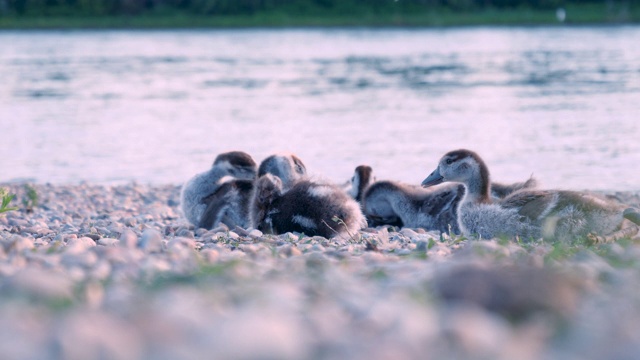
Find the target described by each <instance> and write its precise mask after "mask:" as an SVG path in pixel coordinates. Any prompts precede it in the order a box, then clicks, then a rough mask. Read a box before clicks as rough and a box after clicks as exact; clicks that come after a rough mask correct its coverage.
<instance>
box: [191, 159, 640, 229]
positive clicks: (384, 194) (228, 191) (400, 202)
mask: <svg viewBox="0 0 640 360" xmlns="http://www.w3.org/2000/svg"><path fill="white" fill-rule="evenodd" d="M180 205H181V209H182V212H183V213H184V216H185V217H186V218H187V220H188V221H189V222H191V223H192V224H193V225H195V226H197V227H201V228H205V229H212V228H215V227H217V226H220V224H225V225H226V226H227V227H229V228H230V229H233V228H235V227H241V228H244V229H252V228H253V229H258V230H260V231H262V232H263V233H266V234H283V233H286V232H297V233H303V234H305V235H307V236H316V235H318V236H323V237H326V238H330V237H334V236H351V237H352V236H353V234H355V233H357V231H358V230H360V229H362V228H365V227H376V226H382V225H386V226H389V225H392V226H396V227H408V228H423V229H425V230H427V231H439V232H444V233H449V234H462V235H465V236H467V237H472V238H482V239H491V238H495V237H509V238H514V237H519V238H520V239H525V240H531V239H540V238H543V239H545V240H547V239H553V240H558V241H569V240H571V239H573V238H588V239H591V240H593V241H600V242H604V241H607V242H608V241H612V240H616V239H618V238H621V237H634V236H636V235H637V234H638V232H639V231H638V230H639V227H638V225H640V212H638V211H637V210H636V209H634V208H632V207H629V206H626V205H624V204H621V203H619V202H616V201H614V200H612V199H609V198H607V197H603V196H599V195H595V194H592V193H589V192H576V191H566V190H542V189H538V184H537V181H536V180H535V179H534V178H533V177H531V178H529V179H527V180H526V181H523V182H518V183H513V184H502V183H496V182H493V181H491V180H490V176H489V169H488V167H487V165H486V164H485V162H484V161H483V160H482V159H481V158H480V156H479V155H478V154H476V153H475V152H473V151H471V150H465V149H460V150H455V151H450V152H448V153H447V154H445V155H444V156H443V157H442V158H441V159H440V161H439V163H438V165H437V168H436V169H435V170H434V171H433V172H432V173H431V174H430V175H429V176H428V177H427V178H426V179H425V180H424V181H423V182H422V184H421V186H420V185H417V184H416V185H414V184H406V183H402V182H398V181H389V180H384V181H377V180H376V177H375V175H374V173H373V169H372V168H371V167H370V166H368V165H359V166H357V167H356V168H355V171H354V174H353V177H352V178H351V179H350V181H348V182H347V183H346V184H344V185H338V184H333V183H331V182H329V181H326V180H321V179H319V178H315V177H311V176H309V175H308V174H307V167H306V166H305V164H304V163H303V162H302V160H301V159H300V158H299V157H297V156H296V155H294V154H291V153H278V154H274V155H271V156H268V157H267V158H265V159H264V160H263V161H262V162H261V163H260V165H259V166H258V165H257V163H256V162H255V161H254V160H253V158H252V157H251V156H250V155H249V154H247V153H245V152H242V151H231V152H226V153H222V154H219V155H218V156H217V157H216V159H215V160H214V162H213V165H212V167H211V168H210V169H209V170H207V171H205V172H202V173H199V174H196V175H195V176H193V177H192V178H191V179H189V180H188V181H187V182H186V183H185V184H184V185H183V187H182V190H181V194H180Z"/></svg>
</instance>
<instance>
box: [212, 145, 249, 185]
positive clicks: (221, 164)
mask: <svg viewBox="0 0 640 360" xmlns="http://www.w3.org/2000/svg"><path fill="white" fill-rule="evenodd" d="M213 167H214V168H220V169H224V170H225V171H227V173H228V174H229V175H231V176H233V177H235V178H238V179H242V180H253V179H255V177H256V171H257V165H256V162H255V161H253V158H251V155H249V154H247V153H245V152H243V151H230V152H226V153H222V154H220V155H218V156H217V157H216V159H215V161H214V162H213Z"/></svg>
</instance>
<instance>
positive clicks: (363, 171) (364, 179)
mask: <svg viewBox="0 0 640 360" xmlns="http://www.w3.org/2000/svg"><path fill="white" fill-rule="evenodd" d="M375 181H376V178H375V176H373V169H372V168H371V166H367V165H360V166H358V167H356V170H355V172H354V174H353V176H352V177H351V188H350V189H349V195H351V197H353V198H354V199H356V201H360V200H362V195H364V191H365V190H366V189H367V188H368V187H369V185H371V184H372V183H374V182H375Z"/></svg>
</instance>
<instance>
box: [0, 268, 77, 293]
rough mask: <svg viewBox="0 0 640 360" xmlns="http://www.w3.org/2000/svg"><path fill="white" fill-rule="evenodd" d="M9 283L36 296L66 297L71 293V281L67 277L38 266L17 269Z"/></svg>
mask: <svg viewBox="0 0 640 360" xmlns="http://www.w3.org/2000/svg"><path fill="white" fill-rule="evenodd" d="M9 284H10V286H11V287H13V288H15V289H17V290H19V291H21V292H24V293H26V294H29V295H31V296H34V297H36V298H49V299H68V298H71V297H72V294H73V282H72V281H71V280H70V279H69V278H68V277H66V276H63V275H61V274H59V273H56V272H51V271H48V270H43V269H39V268H26V269H23V270H20V271H18V272H17V273H16V274H15V275H14V276H13V277H11V278H10V279H9Z"/></svg>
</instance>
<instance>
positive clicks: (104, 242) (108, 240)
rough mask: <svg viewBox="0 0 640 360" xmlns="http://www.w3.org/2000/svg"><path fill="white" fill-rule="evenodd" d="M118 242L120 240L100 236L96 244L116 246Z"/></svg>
mask: <svg viewBox="0 0 640 360" xmlns="http://www.w3.org/2000/svg"><path fill="white" fill-rule="evenodd" d="M119 243H120V240H118V239H112V238H101V239H100V240H98V245H102V246H117V245H118V244H119Z"/></svg>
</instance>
